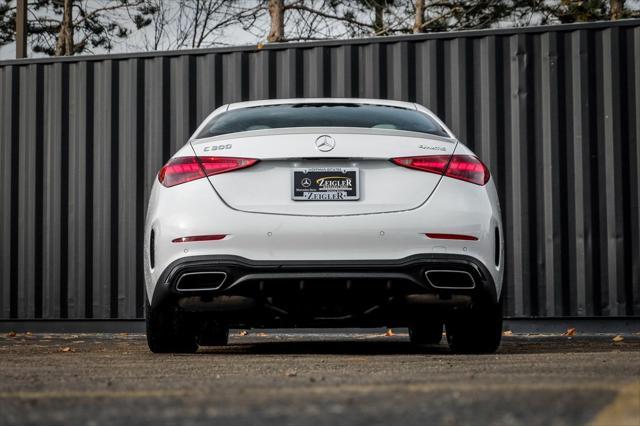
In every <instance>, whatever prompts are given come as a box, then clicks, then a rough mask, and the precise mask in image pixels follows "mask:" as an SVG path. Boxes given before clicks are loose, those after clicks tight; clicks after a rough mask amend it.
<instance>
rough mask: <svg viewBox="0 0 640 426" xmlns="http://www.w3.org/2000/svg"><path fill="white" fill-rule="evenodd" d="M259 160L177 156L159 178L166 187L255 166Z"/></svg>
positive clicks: (165, 167) (161, 171)
mask: <svg viewBox="0 0 640 426" xmlns="http://www.w3.org/2000/svg"><path fill="white" fill-rule="evenodd" d="M257 162H258V160H255V159H252V158H233V157H176V158H172V159H171V160H169V162H168V163H167V164H165V165H164V166H163V167H162V168H161V169H160V172H159V173H158V180H159V181H160V183H161V184H163V185H164V186H166V187H171V186H175V185H179V184H181V183H185V182H191V181H192V180H196V179H200V178H203V177H205V176H212V175H217V174H220V173H226V172H230V171H232V170H238V169H244V168H246V167H250V166H253V165H254V164H256V163H257Z"/></svg>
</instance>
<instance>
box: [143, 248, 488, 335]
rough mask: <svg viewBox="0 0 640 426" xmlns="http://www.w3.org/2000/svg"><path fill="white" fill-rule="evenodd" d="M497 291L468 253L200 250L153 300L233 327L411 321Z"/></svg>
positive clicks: (168, 276) (169, 274)
mask: <svg viewBox="0 0 640 426" xmlns="http://www.w3.org/2000/svg"><path fill="white" fill-rule="evenodd" d="M496 293H497V292H496V286H495V283H494V281H493V278H492V275H491V274H490V273H489V271H488V270H487V268H486V267H485V265H483V264H482V262H480V261H478V260H477V259H474V258H473V257H470V256H464V255H453V254H437V253H427V254H418V255H413V256H409V257H406V258H403V259H398V260H353V261H254V260H249V259H246V258H243V257H238V256H194V257H186V258H182V259H179V260H176V261H174V262H173V263H172V264H171V265H169V267H167V268H166V269H165V271H164V272H163V273H162V275H161V278H160V280H159V282H158V285H157V286H156V288H155V291H154V295H153V298H152V301H151V303H152V306H154V307H158V306H161V305H172V306H174V307H177V308H178V309H181V310H183V311H187V312H193V313H199V314H206V315H210V316H213V317H218V318H219V319H220V320H223V321H225V322H227V323H229V324H230V325H232V326H265V327H266V326H311V325H327V324H330V323H334V324H336V325H353V326H365V325H376V324H380V325H382V324H386V325H389V324H402V325H406V324H410V323H411V322H412V321H414V320H416V318H417V317H419V316H424V315H428V314H430V313H434V314H436V313H437V314H439V315H441V314H442V313H443V312H445V311H447V310H450V309H455V308H457V307H461V306H467V305H469V304H471V303H473V301H474V300H477V299H479V298H482V299H483V300H491V301H494V302H497V296H496Z"/></svg>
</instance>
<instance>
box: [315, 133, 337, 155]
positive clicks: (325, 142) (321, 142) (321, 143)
mask: <svg viewBox="0 0 640 426" xmlns="http://www.w3.org/2000/svg"><path fill="white" fill-rule="evenodd" d="M335 146H336V140H335V139H333V138H332V137H331V136H327V135H322V136H318V139H316V148H317V149H318V151H322V152H328V151H331V150H332V149H333V148H335Z"/></svg>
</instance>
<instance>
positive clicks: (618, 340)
mask: <svg viewBox="0 0 640 426" xmlns="http://www.w3.org/2000/svg"><path fill="white" fill-rule="evenodd" d="M612 340H613V341H614V342H622V341H623V340H624V337H622V336H620V335H617V336H616V337H614V338H613V339H612Z"/></svg>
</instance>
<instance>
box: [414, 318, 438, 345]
mask: <svg viewBox="0 0 640 426" xmlns="http://www.w3.org/2000/svg"><path fill="white" fill-rule="evenodd" d="M409 340H411V343H413V344H414V345H437V344H438V343H440V341H441V340H442V321H438V320H435V321H430V322H425V323H420V324H416V325H415V326H413V327H409Z"/></svg>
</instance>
